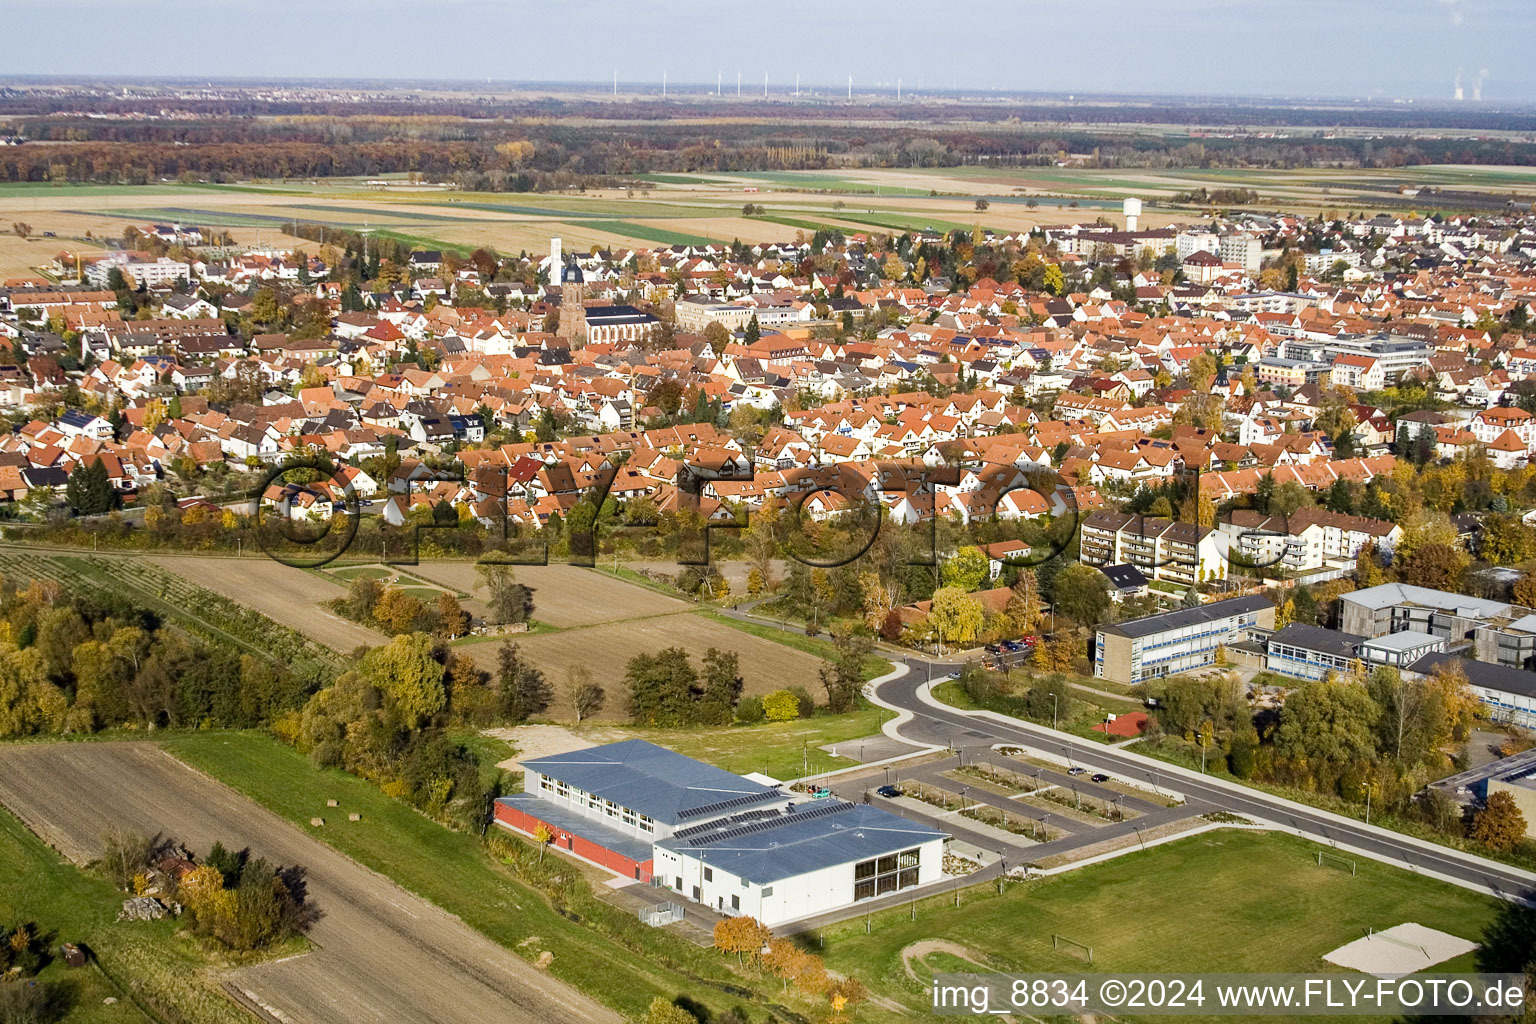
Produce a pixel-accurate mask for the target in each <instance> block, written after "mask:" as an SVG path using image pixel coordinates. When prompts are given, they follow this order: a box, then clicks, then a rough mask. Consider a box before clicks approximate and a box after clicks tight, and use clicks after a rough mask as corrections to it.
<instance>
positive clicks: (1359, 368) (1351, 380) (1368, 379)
mask: <svg viewBox="0 0 1536 1024" xmlns="http://www.w3.org/2000/svg"><path fill="white" fill-rule="evenodd" d="M1386 379H1387V378H1386V373H1385V372H1384V371H1383V370H1382V368H1381V360H1380V359H1377V358H1376V357H1375V356H1357V355H1351V354H1349V353H1345V354H1344V355H1339V356H1334V358H1333V373H1332V374H1331V380H1332V382H1333V386H1334V387H1336V388H1338V387H1345V388H1354V389H1356V390H1365V391H1374V390H1376V389H1377V388H1379V387H1381V386H1382V385H1383V384H1385V383H1386Z"/></svg>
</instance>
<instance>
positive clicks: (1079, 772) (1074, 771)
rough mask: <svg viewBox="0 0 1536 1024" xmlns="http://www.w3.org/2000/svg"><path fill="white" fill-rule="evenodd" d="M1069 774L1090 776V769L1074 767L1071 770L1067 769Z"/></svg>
mask: <svg viewBox="0 0 1536 1024" xmlns="http://www.w3.org/2000/svg"><path fill="white" fill-rule="evenodd" d="M1067 774H1068V775H1087V774H1088V769H1087V768H1083V767H1081V766H1080V765H1073V766H1072V767H1071V768H1068V769H1067Z"/></svg>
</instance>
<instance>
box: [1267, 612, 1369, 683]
mask: <svg viewBox="0 0 1536 1024" xmlns="http://www.w3.org/2000/svg"><path fill="white" fill-rule="evenodd" d="M1364 642H1365V637H1363V636H1355V635H1354V634H1352V633H1340V632H1337V631H1336V630H1332V629H1322V628H1320V627H1318V626H1307V625H1303V624H1301V623H1295V622H1293V623H1291V624H1290V625H1289V626H1286V627H1285V628H1284V629H1282V630H1280V631H1279V632H1278V633H1276V634H1274V635H1273V636H1271V637H1269V639H1268V641H1267V642H1266V644H1265V648H1264V650H1265V658H1266V667H1267V668H1268V669H1269V670H1270V671H1271V672H1278V673H1280V674H1281V675H1286V676H1290V677H1291V678H1293V679H1322V678H1323V677H1325V676H1327V675H1328V673H1330V672H1338V673H1341V674H1342V673H1344V672H1348V671H1349V669H1350V666H1351V665H1353V664H1354V663H1355V662H1356V661H1359V660H1361V659H1360V645H1361V644H1362V643H1364Z"/></svg>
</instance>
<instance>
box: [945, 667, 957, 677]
mask: <svg viewBox="0 0 1536 1024" xmlns="http://www.w3.org/2000/svg"><path fill="white" fill-rule="evenodd" d="M946 675H947V677H948V678H950V679H959V678H960V670H959V669H957V668H955V669H950V670H949V672H948V673H946Z"/></svg>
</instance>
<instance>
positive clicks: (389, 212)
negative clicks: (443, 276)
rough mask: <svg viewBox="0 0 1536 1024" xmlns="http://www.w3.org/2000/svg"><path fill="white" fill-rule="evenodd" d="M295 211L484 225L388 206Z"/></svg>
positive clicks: (302, 206) (299, 205)
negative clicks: (361, 208) (363, 208)
mask: <svg viewBox="0 0 1536 1024" xmlns="http://www.w3.org/2000/svg"><path fill="white" fill-rule="evenodd" d="M454 205H456V206H469V205H471V204H469V203H456V204H454ZM294 209H297V210H319V211H321V212H323V213H345V214H349V215H351V216H354V217H361V216H366V217H368V218H370V219H372V218H374V217H392V218H395V219H397V220H424V221H429V222H433V223H437V222H447V221H453V222H455V223H459V224H480V223H483V222H482V221H481V220H480V219H479V218H477V217H454V216H451V215H449V214H438V213H417V212H416V211H414V210H396V209H391V208H389V207H387V206H386V207H373V208H369V209H367V210H360V209H358V208H357V207H354V206H322V205H320V204H318V203H296V204H294ZM300 219H301V220H302V219H303V218H300Z"/></svg>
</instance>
